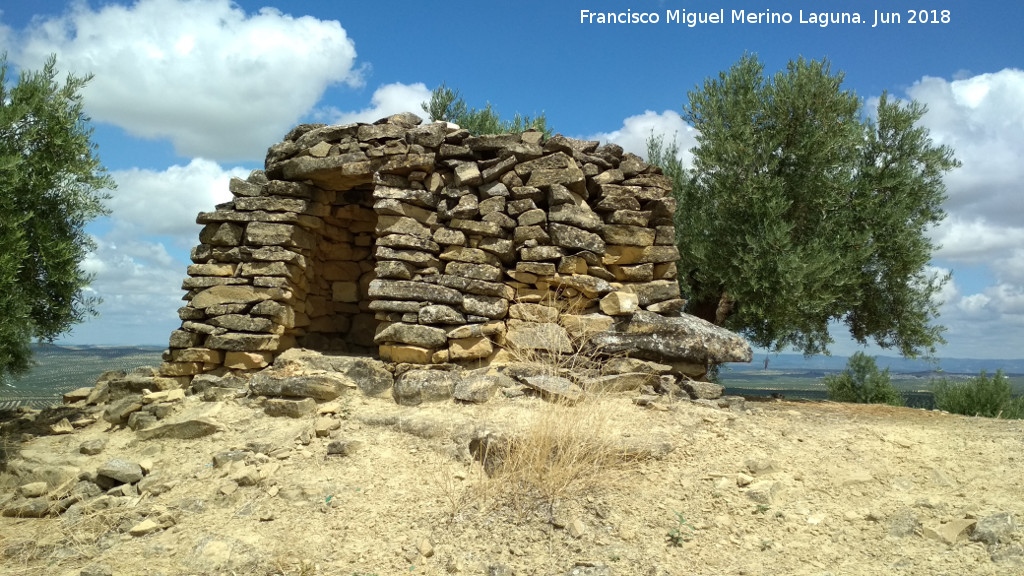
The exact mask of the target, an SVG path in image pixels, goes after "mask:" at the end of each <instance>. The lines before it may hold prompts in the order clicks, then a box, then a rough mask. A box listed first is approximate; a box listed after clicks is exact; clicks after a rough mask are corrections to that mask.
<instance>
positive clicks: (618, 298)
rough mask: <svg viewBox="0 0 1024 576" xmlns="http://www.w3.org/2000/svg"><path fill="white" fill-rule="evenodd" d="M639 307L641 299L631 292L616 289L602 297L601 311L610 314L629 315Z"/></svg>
mask: <svg viewBox="0 0 1024 576" xmlns="http://www.w3.org/2000/svg"><path fill="white" fill-rule="evenodd" d="M639 308H640V299H639V297H638V296H637V295H636V294H634V293H631V292H625V291H622V290H616V291H615V292H611V293H609V294H608V295H606V296H605V297H604V298H601V312H604V313H605V314H607V315H609V316H628V315H630V314H632V313H633V312H636V311H637V310H639Z"/></svg>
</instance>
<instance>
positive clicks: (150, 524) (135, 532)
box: [128, 518, 164, 538]
mask: <svg viewBox="0 0 1024 576" xmlns="http://www.w3.org/2000/svg"><path fill="white" fill-rule="evenodd" d="M163 529H164V527H163V526H161V525H160V524H159V523H158V522H156V521H155V520H152V519H148V518H147V519H146V520H143V521H142V522H139V523H138V524H136V525H135V526H132V527H131V528H130V529H129V530H128V533H129V534H131V535H132V536H135V537H136V538H138V537H139V536H145V535H146V534H152V533H153V532H159V531H160V530H163Z"/></svg>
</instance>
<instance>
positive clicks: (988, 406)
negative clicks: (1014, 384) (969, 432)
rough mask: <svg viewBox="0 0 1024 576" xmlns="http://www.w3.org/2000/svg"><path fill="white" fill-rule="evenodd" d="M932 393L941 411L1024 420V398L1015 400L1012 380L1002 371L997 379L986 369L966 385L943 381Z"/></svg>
mask: <svg viewBox="0 0 1024 576" xmlns="http://www.w3.org/2000/svg"><path fill="white" fill-rule="evenodd" d="M932 391H933V393H934V394H935V405H936V406H937V407H938V408H939V409H940V410H945V411H947V412H952V413H954V414H964V415H967V416H985V417H986V418H1000V417H1002V418H1015V419H1021V418H1024V397H1020V398H1014V397H1013V391H1012V389H1011V388H1010V380H1009V379H1008V378H1007V377H1006V376H1005V375H1004V374H1003V371H1002V370H997V371H996V373H995V374H994V375H993V376H988V375H987V374H986V373H985V371H984V370H982V371H981V374H979V375H978V376H976V377H974V378H971V379H970V380H967V381H966V382H950V381H949V380H948V379H945V378H943V379H942V380H939V381H937V382H935V383H934V384H933V385H932Z"/></svg>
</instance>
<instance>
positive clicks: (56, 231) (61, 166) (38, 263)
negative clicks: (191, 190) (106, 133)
mask: <svg viewBox="0 0 1024 576" xmlns="http://www.w3.org/2000/svg"><path fill="white" fill-rule="evenodd" d="M56 77H57V70H56V57H50V59H49V60H47V62H46V64H45V65H44V66H43V69H42V70H41V71H38V72H29V71H24V70H23V71H21V73H20V75H19V77H18V82H17V84H16V85H15V86H13V87H11V88H9V87H8V85H7V57H6V55H4V56H3V57H0V247H2V250H0V380H2V379H4V378H5V377H6V376H8V375H12V374H19V373H22V372H24V371H25V370H27V369H28V366H29V360H30V358H31V349H30V347H29V345H30V343H31V341H32V340H33V339H41V340H48V341H52V340H53V339H54V338H55V337H57V336H58V335H60V334H62V333H64V332H67V330H68V329H70V327H71V326H72V325H74V324H76V323H78V322H81V321H82V320H83V319H84V318H85V317H86V316H87V315H89V314H92V313H94V306H95V304H96V303H97V300H95V299H93V298H89V297H86V296H85V295H84V294H83V289H84V288H85V287H86V286H87V285H88V283H89V281H90V279H91V278H90V277H89V275H88V274H86V273H84V272H83V271H82V269H81V268H80V267H79V264H80V263H81V262H82V260H83V258H85V256H86V254H88V252H89V251H90V250H92V248H93V242H92V239H91V238H90V236H89V235H88V234H86V233H85V230H84V227H85V224H86V223H87V222H88V221H89V220H91V219H93V218H95V217H96V216H98V215H101V214H105V213H106V211H105V209H104V207H103V204H102V201H103V200H104V199H106V198H107V196H106V195H105V194H102V193H100V191H101V190H103V189H105V188H112V187H113V184H114V183H113V180H112V179H111V178H110V177H109V176H108V175H106V174H105V170H104V169H103V167H102V166H101V165H100V161H99V159H98V158H97V156H96V146H95V145H94V144H93V143H92V142H91V141H90V136H91V135H92V130H91V128H90V127H89V124H88V123H89V119H88V117H86V116H85V114H84V113H83V112H82V97H81V90H82V88H83V87H85V85H86V83H87V82H88V81H89V79H90V77H84V78H78V77H75V76H72V75H68V77H67V79H66V80H65V82H64V85H63V86H61V85H59V84H58V83H57V81H56Z"/></svg>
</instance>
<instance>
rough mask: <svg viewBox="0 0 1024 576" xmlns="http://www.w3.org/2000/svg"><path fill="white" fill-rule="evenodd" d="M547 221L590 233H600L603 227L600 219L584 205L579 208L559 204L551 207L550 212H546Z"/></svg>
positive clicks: (573, 205)
mask: <svg viewBox="0 0 1024 576" xmlns="http://www.w3.org/2000/svg"><path fill="white" fill-rule="evenodd" d="M548 220H550V221H551V222H561V223H563V224H571V225H573V226H576V227H578V228H583V229H584V230H589V231H591V232H600V231H601V229H602V228H603V227H604V226H605V224H604V222H603V221H602V220H601V217H600V216H599V215H598V214H597V213H596V212H594V211H593V210H591V209H590V207H589V206H587V205H586V204H585V203H584V204H582V205H579V206H577V205H576V204H560V205H558V206H552V207H551V208H550V210H548Z"/></svg>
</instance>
